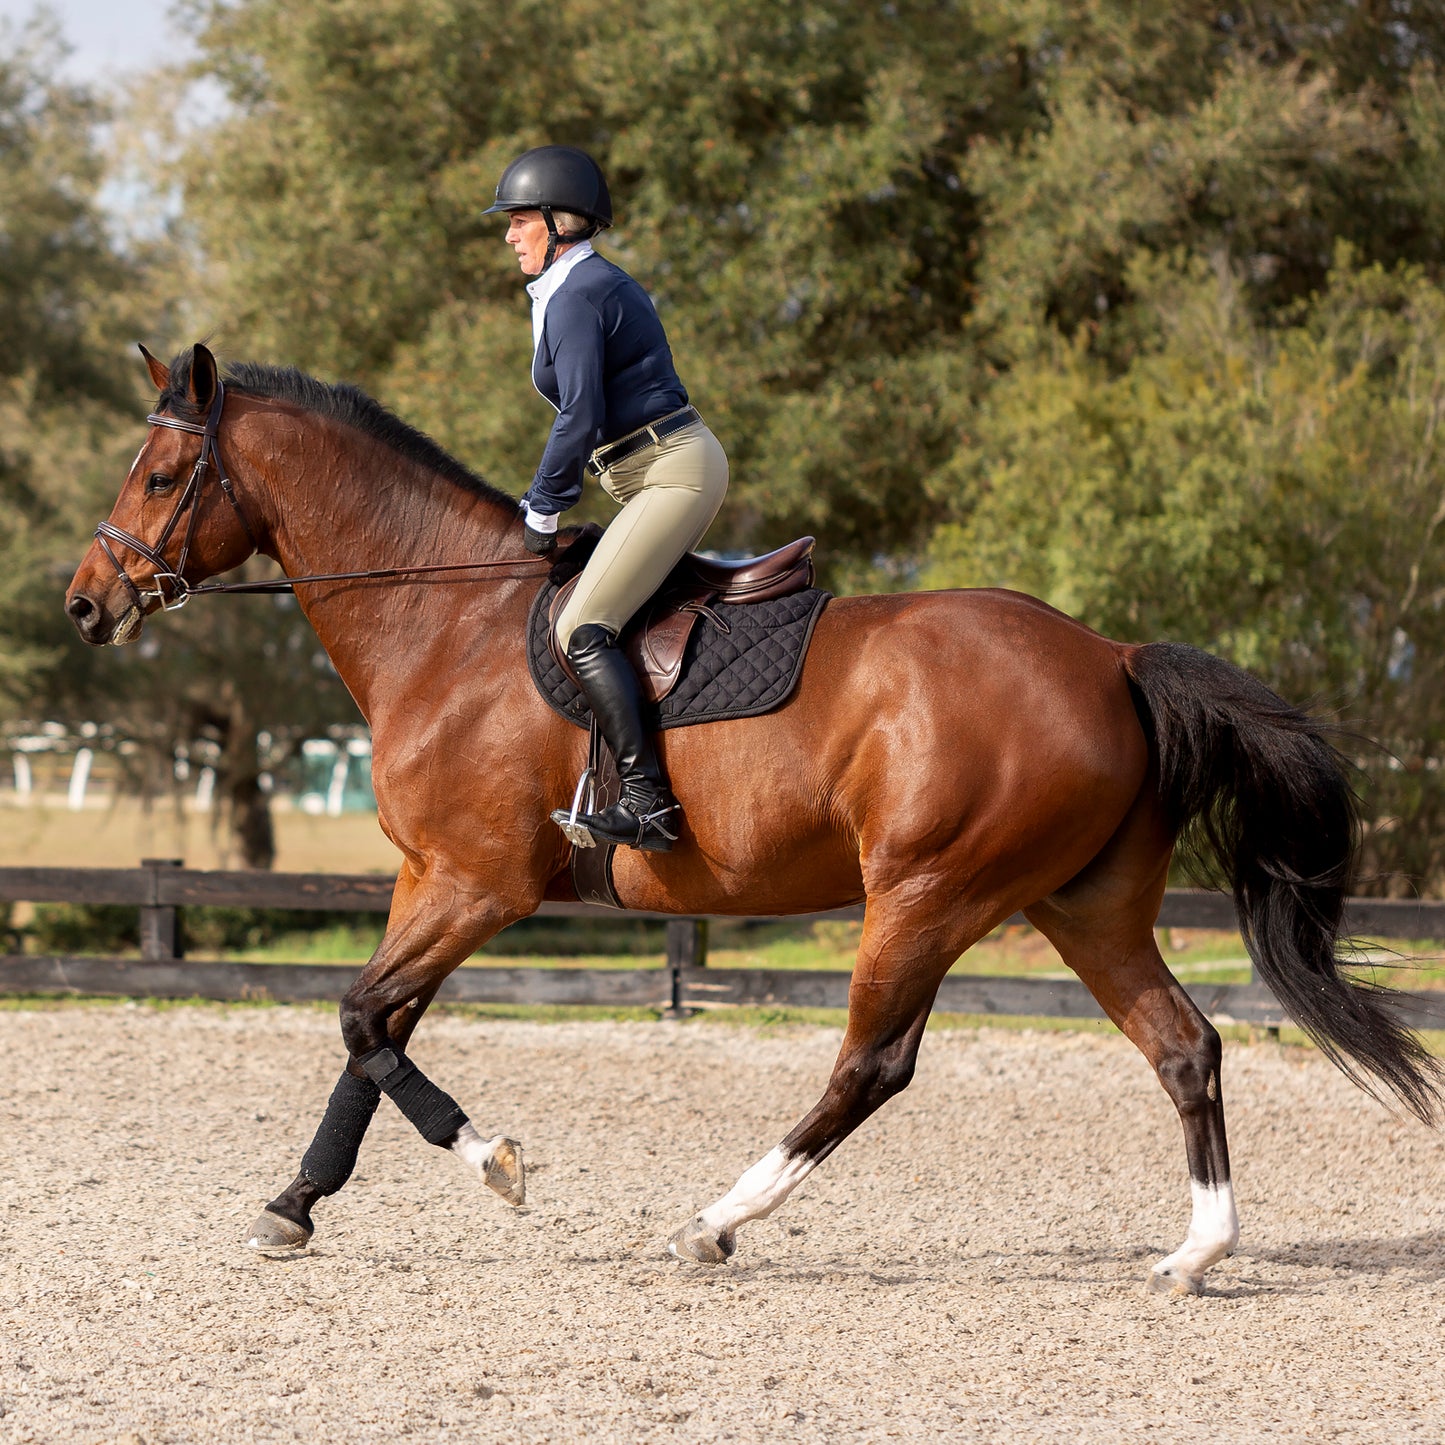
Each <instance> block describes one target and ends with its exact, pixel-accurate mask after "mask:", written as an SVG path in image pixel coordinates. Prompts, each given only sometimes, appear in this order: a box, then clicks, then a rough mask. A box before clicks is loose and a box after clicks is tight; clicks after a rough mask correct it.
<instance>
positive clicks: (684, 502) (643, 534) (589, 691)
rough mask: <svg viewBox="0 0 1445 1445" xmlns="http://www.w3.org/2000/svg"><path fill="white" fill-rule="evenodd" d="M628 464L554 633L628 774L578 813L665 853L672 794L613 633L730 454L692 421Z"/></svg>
mask: <svg viewBox="0 0 1445 1445" xmlns="http://www.w3.org/2000/svg"><path fill="white" fill-rule="evenodd" d="M627 466H628V463H623V464H621V466H619V467H617V468H614V469H613V473H612V474H609V477H608V478H607V481H608V482H609V483H610V484H611V485H610V490H611V491H612V492H613V494H614V495H615V496H617V497H619V499H621V500H623V501H624V506H623V509H622V511H621V513H620V514H619V515H618V516H617V517H616V518H615V519H614V520H613V522H612V524H611V525H610V526H609V527H608V528H607V530H606V532H605V533H604V534H603V536H602V540H601V541H600V542H599V543H598V545H597V550H596V551H595V552H594V553H593V555H592V557H591V558H590V560H589V561H588V563H587V566H586V567H585V568H584V569H583V571H582V574H581V576H580V577H579V578H578V580H577V586H576V588H575V589H574V591H573V595H572V597H571V599H570V600H569V602H568V605H567V607H566V608H565V609H564V611H563V614H562V616H561V617H560V618H559V619H558V624H557V635H558V640H559V642H561V644H562V645H563V647H564V648H565V649H566V651H567V657H568V660H569V661H570V662H571V664H572V666H573V669H574V670H575V672H576V673H577V677H578V680H579V681H580V682H581V684H582V690H583V692H584V693H585V694H586V697H587V701H588V703H589V704H590V706H591V708H592V711H593V713H594V714H595V716H596V718H597V722H598V726H599V727H600V729H601V731H602V735H603V737H604V738H606V740H607V745H608V746H609V747H610V748H611V749H612V754H613V757H614V758H616V760H617V771H618V774H619V775H620V777H621V779H622V798H621V799H620V801H619V802H617V803H616V804H614V805H613V806H612V807H610V808H607V809H604V810H603V811H602V812H600V813H594V814H585V815H582V816H581V817H579V818H578V822H579V823H581V824H582V825H583V826H585V827H587V828H588V829H589V830H590V831H591V833H592V835H593V836H594V837H595V838H598V839H599V840H600V841H603V842H608V843H619V844H625V845H628V846H631V847H639V848H645V849H648V850H650V851H656V852H665V851H667V849H669V848H670V847H671V846H672V840H673V838H675V837H676V828H675V819H676V816H677V814H676V803H675V801H674V799H673V798H672V796H671V794H670V792H669V791H668V788H667V783H666V780H665V778H664V776H663V772H662V767H661V764H660V762H659V761H658V757H657V751H656V748H655V747H654V746H653V742H652V736H651V733H650V731H649V729H648V728H647V725H646V722H645V720H644V717H643V713H642V693H641V689H640V687H639V685H638V682H637V678H636V675H635V674H634V673H633V671H632V664H631V663H630V662H628V660H627V658H626V657H625V656H624V655H623V653H622V651H621V649H620V648H618V646H617V645H616V644H617V635H618V633H619V632H620V631H621V630H622V628H623V626H624V625H625V624H626V622H627V621H628V619H629V618H630V617H631V616H632V615H633V613H634V612H636V611H637V609H638V608H639V607H641V606H642V605H643V603H645V602H646V601H647V599H648V598H649V597H651V596H652V594H653V593H654V592H655V591H656V590H657V589H658V587H659V586H661V585H662V582H663V580H664V579H665V578H666V576H667V574H668V573H669V572H670V571H671V570H672V569H673V567H674V566H676V565H677V563H678V561H679V560H680V559H681V558H682V556H683V554H684V553H686V552H687V551H689V550H690V549H691V548H692V547H693V546H694V545H695V544H696V543H697V542H698V541H700V540H701V538H702V534H703V533H704V532H705V531H706V530H707V527H708V524H709V523H710V522H711V521H712V519H713V517H714V516H715V515H716V513H717V509H718V507H719V506H720V505H721V503H722V498H723V495H724V493H725V492H726V491H727V458H726V456H725V455H724V454H723V451H722V448H721V446H719V445H718V443H717V440H716V438H714V437H713V435H712V433H711V432H710V431H708V430H707V429H706V428H705V427H694V428H690V429H689V430H688V431H686V432H682V433H679V434H678V435H677V436H676V437H669V438H666V439H665V440H664V441H663V443H662V445H661V446H660V447H658V448H656V449H655V450H654V451H653V452H650V453H648V454H646V455H645V456H644V457H643V458H642V459H640V462H639V464H638V466H637V467H636V468H635V470H633V471H632V472H630V473H629V474H627V475H624V476H621V477H619V476H616V475H615V473H617V472H619V471H622V470H623V468H625V467H627Z"/></svg>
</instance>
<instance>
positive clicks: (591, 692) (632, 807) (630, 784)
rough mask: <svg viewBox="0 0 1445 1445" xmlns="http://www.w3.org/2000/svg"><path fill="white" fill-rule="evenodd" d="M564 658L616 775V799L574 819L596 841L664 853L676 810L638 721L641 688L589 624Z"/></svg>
mask: <svg viewBox="0 0 1445 1445" xmlns="http://www.w3.org/2000/svg"><path fill="white" fill-rule="evenodd" d="M567 661H568V662H570V663H571V664H572V667H573V670H574V671H575V672H576V674H577V678H578V680H579V681H580V682H581V684H582V691H583V693H584V694H585V696H586V698H587V701H588V703H589V704H590V705H591V708H592V711H593V713H594V714H595V716H596V718H597V726H598V727H599V728H600V729H601V732H602V736H603V737H604V738H605V739H606V740H607V746H608V747H610V748H611V749H612V756H613V757H614V758H616V760H617V772H618V774H619V776H620V777H621V779H622V797H621V799H620V800H619V801H618V802H616V803H614V804H612V806H611V807H610V808H604V809H603V810H602V811H601V812H600V813H579V814H578V815H577V821H578V823H580V824H581V825H582V826H583V827H585V828H586V829H587V830H588V831H589V832H590V833H591V834H592V836H593V837H594V838H596V839H597V841H598V842H599V843H619V844H622V845H623V846H625V847H628V848H642V849H644V850H645V851H647V852H649V853H666V852H668V851H669V850H670V849H671V847H672V845H673V843H674V842H675V841H676V839H677V820H678V816H679V809H678V806H677V800H676V799H675V798H674V797H673V796H672V793H671V792H670V791H669V789H668V786H667V782H666V780H665V779H664V778H663V776H662V765H661V764H660V763H659V762H658V760H657V750H656V748H655V747H654V746H653V743H652V737H651V734H650V733H649V732H648V730H647V728H646V727H645V726H644V724H643V720H642V689H641V687H640V686H639V684H638V681H637V674H636V673H635V672H634V671H633V670H632V664H631V663H630V662H628V660H627V659H626V657H624V656H623V654H622V650H621V648H619V647H618V646H617V638H616V637H615V636H614V634H613V633H612V632H610V631H609V630H608V629H607V628H605V627H601V626H598V625H597V624H596V623H591V622H588V623H584V624H583V625H582V626H581V627H579V628H577V630H576V631H575V632H574V633H573V634H572V638H571V641H570V642H569V643H568V644H567ZM562 816H563V817H566V816H568V815H567V814H565V813H563V814H562ZM553 817H554V818H556V817H557V814H555V813H554V814H553Z"/></svg>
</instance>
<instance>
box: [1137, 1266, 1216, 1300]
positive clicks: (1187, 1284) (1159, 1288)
mask: <svg viewBox="0 0 1445 1445" xmlns="http://www.w3.org/2000/svg"><path fill="white" fill-rule="evenodd" d="M1149 1293H1150V1294H1173V1295H1201V1294H1203V1293H1204V1276H1203V1275H1202V1274H1184V1273H1182V1272H1177V1271H1175V1270H1172V1269H1151V1270H1150V1271H1149Z"/></svg>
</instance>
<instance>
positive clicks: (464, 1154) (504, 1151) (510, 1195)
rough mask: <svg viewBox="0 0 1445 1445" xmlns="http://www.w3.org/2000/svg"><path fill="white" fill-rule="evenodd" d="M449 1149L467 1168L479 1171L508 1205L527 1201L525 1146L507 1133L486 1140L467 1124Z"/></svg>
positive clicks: (458, 1131)
mask: <svg viewBox="0 0 1445 1445" xmlns="http://www.w3.org/2000/svg"><path fill="white" fill-rule="evenodd" d="M447 1147H448V1148H449V1149H450V1150H451V1151H452V1153H453V1154H455V1155H456V1156H457V1158H458V1159H460V1160H461V1161H462V1163H463V1165H465V1166H466V1168H468V1169H474V1170H476V1172H477V1174H478V1175H479V1176H480V1177H481V1181H482V1183H483V1184H485V1185H486V1186H487V1188H488V1189H490V1190H492V1191H493V1192H494V1193H496V1194H500V1195H501V1196H502V1198H503V1199H505V1200H506V1201H507V1203H508V1204H514V1205H515V1204H523V1203H525V1202H526V1198H527V1184H526V1179H527V1171H526V1168H525V1166H524V1165H523V1163H522V1146H521V1145H520V1144H519V1143H518V1142H517V1141H516V1140H515V1139H508V1138H507V1137H506V1135H505V1134H497V1135H495V1136H494V1137H492V1138H491V1139H483V1138H482V1136H481V1135H480V1134H478V1133H477V1131H476V1130H475V1129H474V1128H472V1126H471V1125H470V1124H463V1125H462V1127H461V1128H460V1129H458V1130H457V1137H456V1138H455V1139H453V1140H452V1142H451V1143H450V1144H449V1145H448V1146H447Z"/></svg>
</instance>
